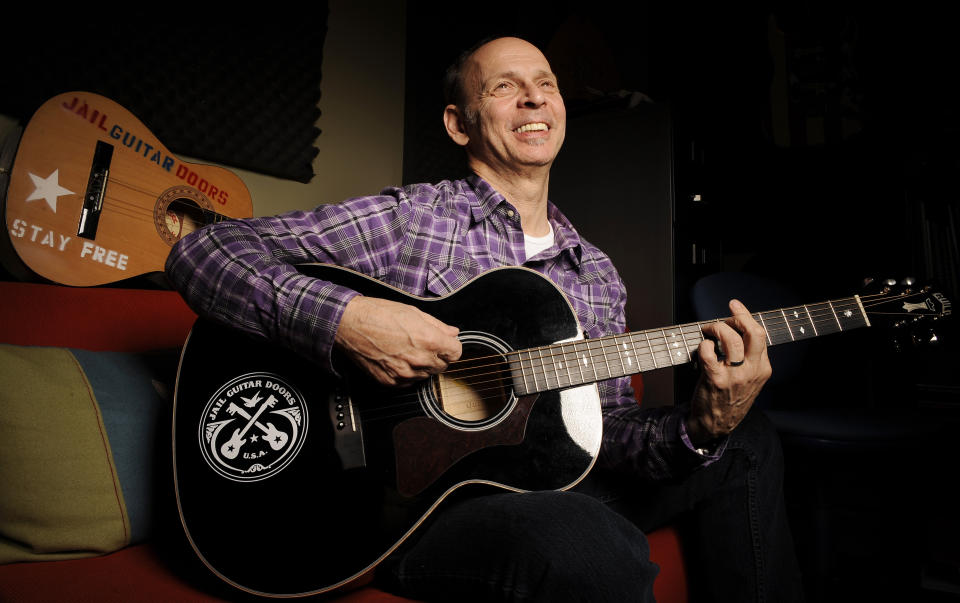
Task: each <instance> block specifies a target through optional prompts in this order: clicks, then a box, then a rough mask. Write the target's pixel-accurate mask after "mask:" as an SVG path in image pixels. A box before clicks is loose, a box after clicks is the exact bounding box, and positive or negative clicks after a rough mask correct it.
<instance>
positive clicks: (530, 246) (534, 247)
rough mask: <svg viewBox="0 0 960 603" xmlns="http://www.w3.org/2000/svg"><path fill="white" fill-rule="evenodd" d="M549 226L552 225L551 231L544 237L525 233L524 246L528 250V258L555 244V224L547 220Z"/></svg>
mask: <svg viewBox="0 0 960 603" xmlns="http://www.w3.org/2000/svg"><path fill="white" fill-rule="evenodd" d="M547 226H549V227H550V232H548V233H547V234H545V235H543V236H542V237H531V236H530V235H528V234H527V233H523V246H524V250H525V251H526V252H527V259H528V260H529V259H530V258H532V257H533V256H535V255H537V254H538V253H540V252H541V251H543V250H544V249H546V248H548V247H550V246H551V245H553V224H550V223H549V222H547Z"/></svg>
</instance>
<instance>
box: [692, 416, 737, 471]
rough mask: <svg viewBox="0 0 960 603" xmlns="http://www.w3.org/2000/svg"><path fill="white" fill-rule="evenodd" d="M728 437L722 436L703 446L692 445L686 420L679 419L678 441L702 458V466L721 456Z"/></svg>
mask: <svg viewBox="0 0 960 603" xmlns="http://www.w3.org/2000/svg"><path fill="white" fill-rule="evenodd" d="M728 439H729V437H727V436H724V437H722V438H719V439H717V440H714V441H713V442H710V443H709V444H707V445H705V446H700V447H697V446H694V445H693V442H691V441H690V434H689V433H687V422H686V421H680V441H682V442H683V445H684V446H685V447H686V448H687V450H689V451H691V452H693V453H694V454H695V455H697V456H698V457H699V458H700V459H701V460H702V464H703V466H707V465H709V464H711V463H713V462H715V461H717V460H718V459H719V458H720V457H721V456H723V451H724V450H726V449H727V440H728Z"/></svg>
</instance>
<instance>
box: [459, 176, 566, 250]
mask: <svg viewBox="0 0 960 603" xmlns="http://www.w3.org/2000/svg"><path fill="white" fill-rule="evenodd" d="M466 181H467V183H468V184H469V185H470V188H472V189H473V191H474V193H475V194H476V202H475V203H473V204H472V205H473V207H472V209H471V213H472V216H473V220H474V222H482V221H483V220H486V219H487V218H489V217H490V215H491V214H493V212H495V211H496V209H497V208H498V207H499V206H500V204H501V203H506V204H507V205H509V202H508V201H507V200H506V198H505V197H504V196H503V195H502V194H500V193H499V192H498V191H497V190H496V189H494V188H493V187H492V186H491V185H490V183H489V182H487V181H486V180H484V179H483V178H481V177H480V176H477V175H476V174H472V175H470V176H468V177H467V178H466ZM547 218H548V219H549V220H550V222H551V223H552V225H553V232H554V237H555V238H554V241H553V242H554V245H556V246H557V248H558V249H560V251H561V252H566V253H567V254H568V256H569V257H570V261H571V262H573V265H574V266H577V267H578V268H579V267H580V259H581V256H582V253H583V249H582V246H581V242H580V235H579V234H578V233H577V230H576V229H575V228H574V227H573V225H572V224H571V223H570V220H568V219H567V217H566V216H565V215H563V212H561V211H560V209H559V208H558V207H557V206H556V205H554V204H553V203H552V202H551V201H547Z"/></svg>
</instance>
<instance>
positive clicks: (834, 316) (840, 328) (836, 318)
mask: <svg viewBox="0 0 960 603" xmlns="http://www.w3.org/2000/svg"><path fill="white" fill-rule="evenodd" d="M827 304H828V305H829V306H830V313H831V314H833V320H835V321H837V329H838V330H840V331H842V330H843V325H842V324H840V318H838V317H837V310H836V309H835V308H834V307H833V302H832V301H828V302H827Z"/></svg>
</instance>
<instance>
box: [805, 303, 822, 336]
mask: <svg viewBox="0 0 960 603" xmlns="http://www.w3.org/2000/svg"><path fill="white" fill-rule="evenodd" d="M803 311H804V312H806V313H807V320H809V321H810V327H811V328H812V329H813V336H814V337H818V336H819V335H820V333H817V325H816V324H815V323H814V322H813V317H811V316H810V308H808V307H807V306H806V305H804V306H803Z"/></svg>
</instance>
